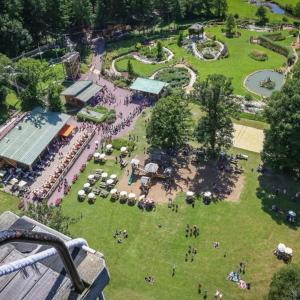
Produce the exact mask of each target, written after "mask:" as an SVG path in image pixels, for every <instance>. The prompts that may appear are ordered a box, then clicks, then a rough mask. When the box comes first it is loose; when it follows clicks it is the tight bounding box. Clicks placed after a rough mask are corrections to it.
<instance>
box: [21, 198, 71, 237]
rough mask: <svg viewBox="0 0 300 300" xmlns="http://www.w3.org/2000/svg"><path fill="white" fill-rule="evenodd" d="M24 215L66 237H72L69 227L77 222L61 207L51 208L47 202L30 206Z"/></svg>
mask: <svg viewBox="0 0 300 300" xmlns="http://www.w3.org/2000/svg"><path fill="white" fill-rule="evenodd" d="M24 215H26V216H28V217H29V218H32V219H34V220H36V221H38V222H40V223H42V224H44V225H46V226H48V227H51V228H53V229H55V230H57V231H59V232H61V233H63V234H66V235H70V232H69V226H70V225H71V224H73V223H75V222H76V219H74V218H71V217H69V216H65V215H64V214H63V212H62V209H61V207H55V206H49V205H48V204H47V201H43V202H41V203H33V204H29V206H28V208H27V210H25V211H24Z"/></svg>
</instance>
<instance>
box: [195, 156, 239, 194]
mask: <svg viewBox="0 0 300 300" xmlns="http://www.w3.org/2000/svg"><path fill="white" fill-rule="evenodd" d="M196 168H197V172H196V174H195V177H194V178H193V181H192V184H193V187H192V188H193V190H195V191H197V192H207V191H210V192H213V194H214V196H215V198H216V199H219V200H223V199H225V198H226V197H228V196H229V195H230V194H231V193H232V191H233V190H234V188H235V185H236V182H237V181H238V178H239V175H237V174H234V173H229V172H224V171H220V170H219V169H218V168H217V165H216V162H213V161H208V162H201V163H200V164H199V163H198V164H197V165H196Z"/></svg>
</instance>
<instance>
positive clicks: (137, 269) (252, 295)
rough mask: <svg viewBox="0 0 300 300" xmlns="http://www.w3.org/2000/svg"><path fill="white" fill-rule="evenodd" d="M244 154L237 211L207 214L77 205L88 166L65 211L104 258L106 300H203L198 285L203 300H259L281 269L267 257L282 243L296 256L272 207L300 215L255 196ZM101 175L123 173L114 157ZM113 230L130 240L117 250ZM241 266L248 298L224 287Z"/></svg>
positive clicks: (224, 208) (105, 203)
mask: <svg viewBox="0 0 300 300" xmlns="http://www.w3.org/2000/svg"><path fill="white" fill-rule="evenodd" d="M147 116H148V112H147V113H146V117H147ZM144 122H145V121H144V118H140V120H139V122H138V124H137V126H136V129H135V131H134V133H135V134H137V135H138V136H139V140H140V141H141V146H139V148H138V151H141V150H142V147H143V146H144V145H145V141H144V140H143V139H142V137H144V136H145V130H144ZM233 151H234V152H235V151H237V150H233ZM239 152H240V151H239ZM242 152H243V153H245V154H247V155H249V160H248V161H247V162H242V165H243V167H244V168H245V176H246V182H245V187H244V189H243V192H242V195H241V201H240V203H229V202H219V203H216V204H211V205H209V206H205V205H203V204H202V202H201V201H197V203H196V206H195V208H192V207H191V206H188V205H187V204H186V203H185V202H184V199H183V196H182V195H179V197H178V199H177V203H178V205H179V212H178V213H175V212H172V211H171V210H170V209H168V208H167V205H159V206H158V208H157V210H156V211H155V212H151V213H143V212H141V211H139V209H138V208H137V207H129V206H127V205H121V204H120V203H118V202H116V203H112V202H110V201H109V199H99V198H98V199H97V201H96V203H95V204H94V205H90V204H88V203H87V201H85V202H83V203H79V202H78V201H77V192H78V190H79V189H81V188H82V185H83V184H84V183H85V182H86V180H87V176H88V174H90V173H93V171H94V169H96V168H99V166H98V165H95V164H94V163H93V162H91V163H90V164H89V165H88V167H87V169H86V171H85V172H84V174H82V175H81V176H80V178H79V180H78V182H77V183H76V184H75V185H74V186H73V188H72V190H71V193H70V194H69V195H68V196H67V197H65V199H64V202H63V210H64V212H65V213H66V214H67V215H70V216H73V217H80V216H82V219H81V220H80V221H78V223H76V224H74V225H72V226H71V228H70V230H71V233H72V235H73V236H82V237H84V238H86V239H87V240H88V242H89V244H90V246H91V247H93V248H96V249H98V250H99V251H101V252H103V253H104V255H105V257H106V260H107V264H108V266H109V269H110V274H111V283H110V285H109V286H108V288H107V289H106V290H105V293H106V296H107V298H108V299H112V300H118V299H130V300H135V299H137V300H143V299H145V300H154V299H164V300H168V299H172V300H174V299H191V300H192V299H201V297H202V296H199V295H198V293H197V285H198V283H199V282H200V283H201V284H202V287H203V290H204V289H207V290H208V295H209V299H212V297H213V294H214V293H215V291H216V289H219V290H221V291H222V292H223V293H224V297H225V298H226V299H263V297H264V295H265V294H266V292H267V289H268V285H269V282H270V278H271V277H272V274H273V273H274V272H275V271H276V270H277V269H278V268H280V267H281V266H283V263H282V262H281V261H278V260H276V259H275V257H274V256H273V255H272V250H273V249H274V247H275V246H276V245H277V244H278V243H279V242H283V243H286V244H287V245H289V246H290V247H292V248H293V249H295V250H296V249H299V248H300V240H299V238H298V235H299V234H298V228H290V227H289V226H288V225H287V224H285V223H284V222H283V217H280V218H278V219H277V217H276V216H274V215H273V214H271V212H270V207H271V205H272V203H277V204H278V203H279V204H280V207H282V208H285V209H287V208H290V209H294V210H295V211H296V212H300V206H299V204H298V205H296V204H295V203H292V202H290V201H288V200H287V199H273V200H271V199H270V198H268V193H261V192H260V189H259V179H258V174H257V173H256V172H255V171H252V170H251V169H252V168H254V169H256V167H257V165H258V164H259V162H260V157H259V155H258V154H254V153H250V152H246V151H242ZM114 154H116V155H117V154H118V153H114ZM114 154H113V156H114ZM103 169H105V170H106V171H108V173H109V174H111V173H116V174H118V175H120V174H121V173H122V171H121V170H120V169H119V167H118V166H116V165H115V162H114V157H112V159H111V160H108V161H107V162H106V164H105V165H104V166H103ZM292 184H293V183H291V182H290V185H292ZM293 188H295V186H294V184H293ZM297 188H299V185H297ZM257 192H260V193H257ZM159 224H160V225H161V228H159V227H158V225H159ZM186 224H190V225H193V224H196V225H198V226H200V237H199V238H197V239H195V238H188V239H187V238H186V237H185V234H184V232H185V226H186ZM116 229H127V231H128V232H129V239H128V240H126V241H125V242H124V243H123V244H117V243H116V240H115V239H114V238H113V234H114V232H115V230H116ZM215 241H219V242H220V249H214V248H213V247H212V243H213V242H215ZM188 245H192V246H193V247H196V248H197V249H198V252H199V253H198V254H197V255H196V258H195V261H194V262H185V261H184V258H185V253H186V251H187V248H188ZM224 253H226V257H225V258H224ZM241 260H243V261H245V262H246V263H247V271H246V274H245V275H244V276H243V278H244V279H245V280H246V281H248V282H251V283H252V289H251V291H244V290H241V289H239V288H238V286H237V285H236V284H234V283H232V282H229V281H227V280H226V276H227V274H228V273H229V272H230V271H232V270H236V268H237V266H238V264H239V262H240V261H241ZM294 262H296V263H300V258H299V256H297V255H296V256H295V258H294ZM173 264H176V275H175V276H174V277H173V278H172V276H171V269H172V265H173ZM148 275H152V276H154V277H155V284H154V285H149V284H147V283H145V281H144V277H145V276H148Z"/></svg>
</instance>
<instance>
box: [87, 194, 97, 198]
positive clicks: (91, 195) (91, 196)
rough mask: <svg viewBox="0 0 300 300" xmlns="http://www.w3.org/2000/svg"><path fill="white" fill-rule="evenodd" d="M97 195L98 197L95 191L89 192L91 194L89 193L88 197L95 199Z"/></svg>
mask: <svg viewBox="0 0 300 300" xmlns="http://www.w3.org/2000/svg"><path fill="white" fill-rule="evenodd" d="M95 197H96V196H95V194H94V193H89V194H88V198H89V199H95Z"/></svg>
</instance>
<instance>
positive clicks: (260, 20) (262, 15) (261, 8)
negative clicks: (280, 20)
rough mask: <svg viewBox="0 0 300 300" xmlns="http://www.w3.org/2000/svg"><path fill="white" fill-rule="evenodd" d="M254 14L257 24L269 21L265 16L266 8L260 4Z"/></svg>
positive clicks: (264, 23)
mask: <svg viewBox="0 0 300 300" xmlns="http://www.w3.org/2000/svg"><path fill="white" fill-rule="evenodd" d="M256 16H257V17H258V24H259V25H262V26H264V25H266V23H268V21H269V19H268V17H267V9H266V8H265V7H264V6H263V5H260V6H259V7H258V8H257V11H256Z"/></svg>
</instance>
